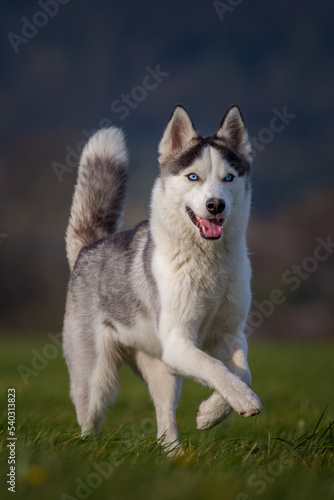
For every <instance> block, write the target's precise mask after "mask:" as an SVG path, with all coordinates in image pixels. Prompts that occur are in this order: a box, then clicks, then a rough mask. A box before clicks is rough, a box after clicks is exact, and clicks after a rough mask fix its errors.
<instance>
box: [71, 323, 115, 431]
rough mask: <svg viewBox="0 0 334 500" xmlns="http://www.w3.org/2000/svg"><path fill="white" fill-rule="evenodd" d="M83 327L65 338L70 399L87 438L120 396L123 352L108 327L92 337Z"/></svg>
mask: <svg viewBox="0 0 334 500" xmlns="http://www.w3.org/2000/svg"><path fill="white" fill-rule="evenodd" d="M80 326H81V328H80V330H79V328H77V329H76V331H77V332H78V333H76V334H75V332H73V330H72V335H71V336H70V335H66V339H67V340H66V351H67V354H66V360H67V364H68V366H69V372H70V378H71V396H72V400H73V403H74V405H75V408H76V413H77V419H78V423H79V425H80V426H81V431H82V435H83V436H85V435H87V434H89V433H91V432H93V431H95V432H98V431H99V430H100V427H101V423H102V419H103V413H104V410H105V408H106V406H107V404H108V403H109V402H110V401H111V400H113V398H114V397H115V395H116V393H117V389H118V372H119V368H120V365H121V363H122V359H123V357H124V350H122V349H121V348H120V347H119V345H118V344H116V343H115V342H114V341H113V339H112V336H111V335H110V330H109V329H108V327H106V326H103V325H101V326H100V327H98V328H97V329H96V331H95V334H94V335H92V332H91V330H89V331H88V329H87V328H83V327H82V325H80ZM77 327H78V325H77ZM84 332H86V335H85V334H84ZM66 333H67V332H66Z"/></svg>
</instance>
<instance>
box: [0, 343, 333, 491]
mask: <svg viewBox="0 0 334 500" xmlns="http://www.w3.org/2000/svg"><path fill="white" fill-rule="evenodd" d="M50 345H51V347H50ZM52 345H53V347H52ZM47 346H48V347H47ZM333 348H334V344H331V343H312V344H311V343H307V342H303V343H274V342H259V341H256V340H254V339H250V342H249V362H250V366H251V371H252V375H253V385H252V386H253V389H254V390H255V392H257V394H258V395H259V396H260V397H261V400H262V403H263V406H264V410H263V412H262V413H261V414H260V415H259V416H258V417H255V418H244V417H241V416H238V415H236V414H232V415H231V416H230V417H229V418H228V419H227V420H226V422H224V423H223V424H221V425H220V426H217V427H216V428H214V429H212V430H210V431H201V432H199V431H197V430H196V426H195V417H196V412H197V408H198V406H199V404H200V402H201V400H202V399H204V398H206V397H208V395H209V393H210V391H209V390H208V389H207V388H204V387H201V386H199V385H198V384H196V383H194V382H192V381H187V380H185V381H184V385H183V391H182V395H181V399H180V403H179V407H178V412H177V418H178V429H179V434H180V439H181V441H182V443H183V447H184V449H185V450H186V453H185V455H184V456H183V457H182V458H179V459H168V458H167V457H166V456H165V455H164V454H163V453H162V451H161V447H160V445H159V443H157V441H156V437H155V432H156V427H155V416H154V410H153V406H152V403H151V400H150V397H149V394H148V391H147V388H146V386H145V385H144V384H143V383H142V382H141V381H140V380H138V379H137V378H135V376H134V375H133V374H132V372H131V371H130V370H129V369H128V368H127V367H124V368H123V369H122V373H121V381H120V391H119V395H118V398H117V400H116V402H115V405H114V406H113V407H112V408H110V409H109V410H108V412H107V414H106V418H105V421H104V425H103V430H102V432H101V433H100V434H99V435H97V436H94V437H90V438H87V439H85V440H82V439H81V438H80V437H79V427H78V425H77V423H76V419H75V413H74V408H73V406H72V404H71V402H70V399H69V396H68V375H67V370H66V367H65V363H64V360H63V358H62V353H61V349H60V347H59V345H58V344H57V343H53V344H52V342H51V340H50V339H46V340H41V339H40V338H39V339H38V338H36V339H33V338H24V337H12V338H11V339H10V338H9V337H8V338H2V339H1V341H0V371H1V378H0V380H1V382H0V383H1V393H2V395H3V396H2V397H3V404H2V410H1V435H0V445H1V469H0V472H1V485H0V497H1V498H2V499H7V498H17V499H20V500H21V499H22V500H23V499H24V500H39V499H43V500H44V499H47V500H54V499H62V500H69V499H71V500H73V499H88V498H90V499H91V500H94V499H101V500H103V499H111V500H121V499H122V500H142V499H145V500H181V499H182V500H185V499H191V500H197V499H198V500H254V499H257V500H264V499H270V500H276V499H277V500H296V499H303V500H311V499H312V500H314V499H315V498H319V499H320V498H321V499H322V500H327V499H331V498H334V464H333V457H334V441H333V435H334V428H333V427H332V424H331V423H332V422H333V421H334V349H333ZM18 367H19V370H18ZM19 371H20V373H19ZM9 388H15V391H16V429H15V437H16V438H17V440H16V441H15V443H16V447H15V461H16V464H15V467H16V470H15V472H16V489H15V493H12V492H9V491H8V490H7V487H8V486H9V485H7V484H6V481H7V474H8V473H9V465H8V463H7V460H8V456H9V448H8V447H7V443H8V437H9V436H8V429H7V425H8V424H7V391H8V389H9Z"/></svg>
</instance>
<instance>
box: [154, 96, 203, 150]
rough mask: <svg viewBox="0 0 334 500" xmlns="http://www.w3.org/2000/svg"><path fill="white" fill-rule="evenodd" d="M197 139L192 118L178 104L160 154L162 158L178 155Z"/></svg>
mask: <svg viewBox="0 0 334 500" xmlns="http://www.w3.org/2000/svg"><path fill="white" fill-rule="evenodd" d="M195 137H197V133H196V130H195V127H194V124H193V122H192V121H191V118H190V116H189V115H188V113H187V111H186V110H185V109H184V107H183V106H181V105H180V104H178V105H177V106H175V108H174V109H173V113H172V115H171V117H170V119H169V121H168V124H167V127H166V130H165V132H164V135H163V136H162V139H161V141H160V144H159V153H160V155H161V156H162V157H166V156H170V155H173V154H175V153H178V152H179V151H182V150H183V149H185V148H186V147H187V145H188V144H189V142H190V141H191V140H192V139H194V138H195Z"/></svg>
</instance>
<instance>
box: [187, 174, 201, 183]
mask: <svg viewBox="0 0 334 500" xmlns="http://www.w3.org/2000/svg"><path fill="white" fill-rule="evenodd" d="M187 177H188V179H189V180H190V181H198V180H199V177H198V175H197V174H189V175H188V176H187Z"/></svg>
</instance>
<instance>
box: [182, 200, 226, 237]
mask: <svg viewBox="0 0 334 500" xmlns="http://www.w3.org/2000/svg"><path fill="white" fill-rule="evenodd" d="M187 212H188V215H189V217H190V220H191V221H192V222H193V224H195V226H197V227H198V230H199V234H200V235H201V236H202V238H205V239H206V240H219V238H220V237H221V235H222V232H223V224H224V222H225V219H224V218H220V219H216V218H212V219H201V218H200V217H198V215H196V214H195V213H194V212H193V211H192V210H191V208H189V207H187Z"/></svg>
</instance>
